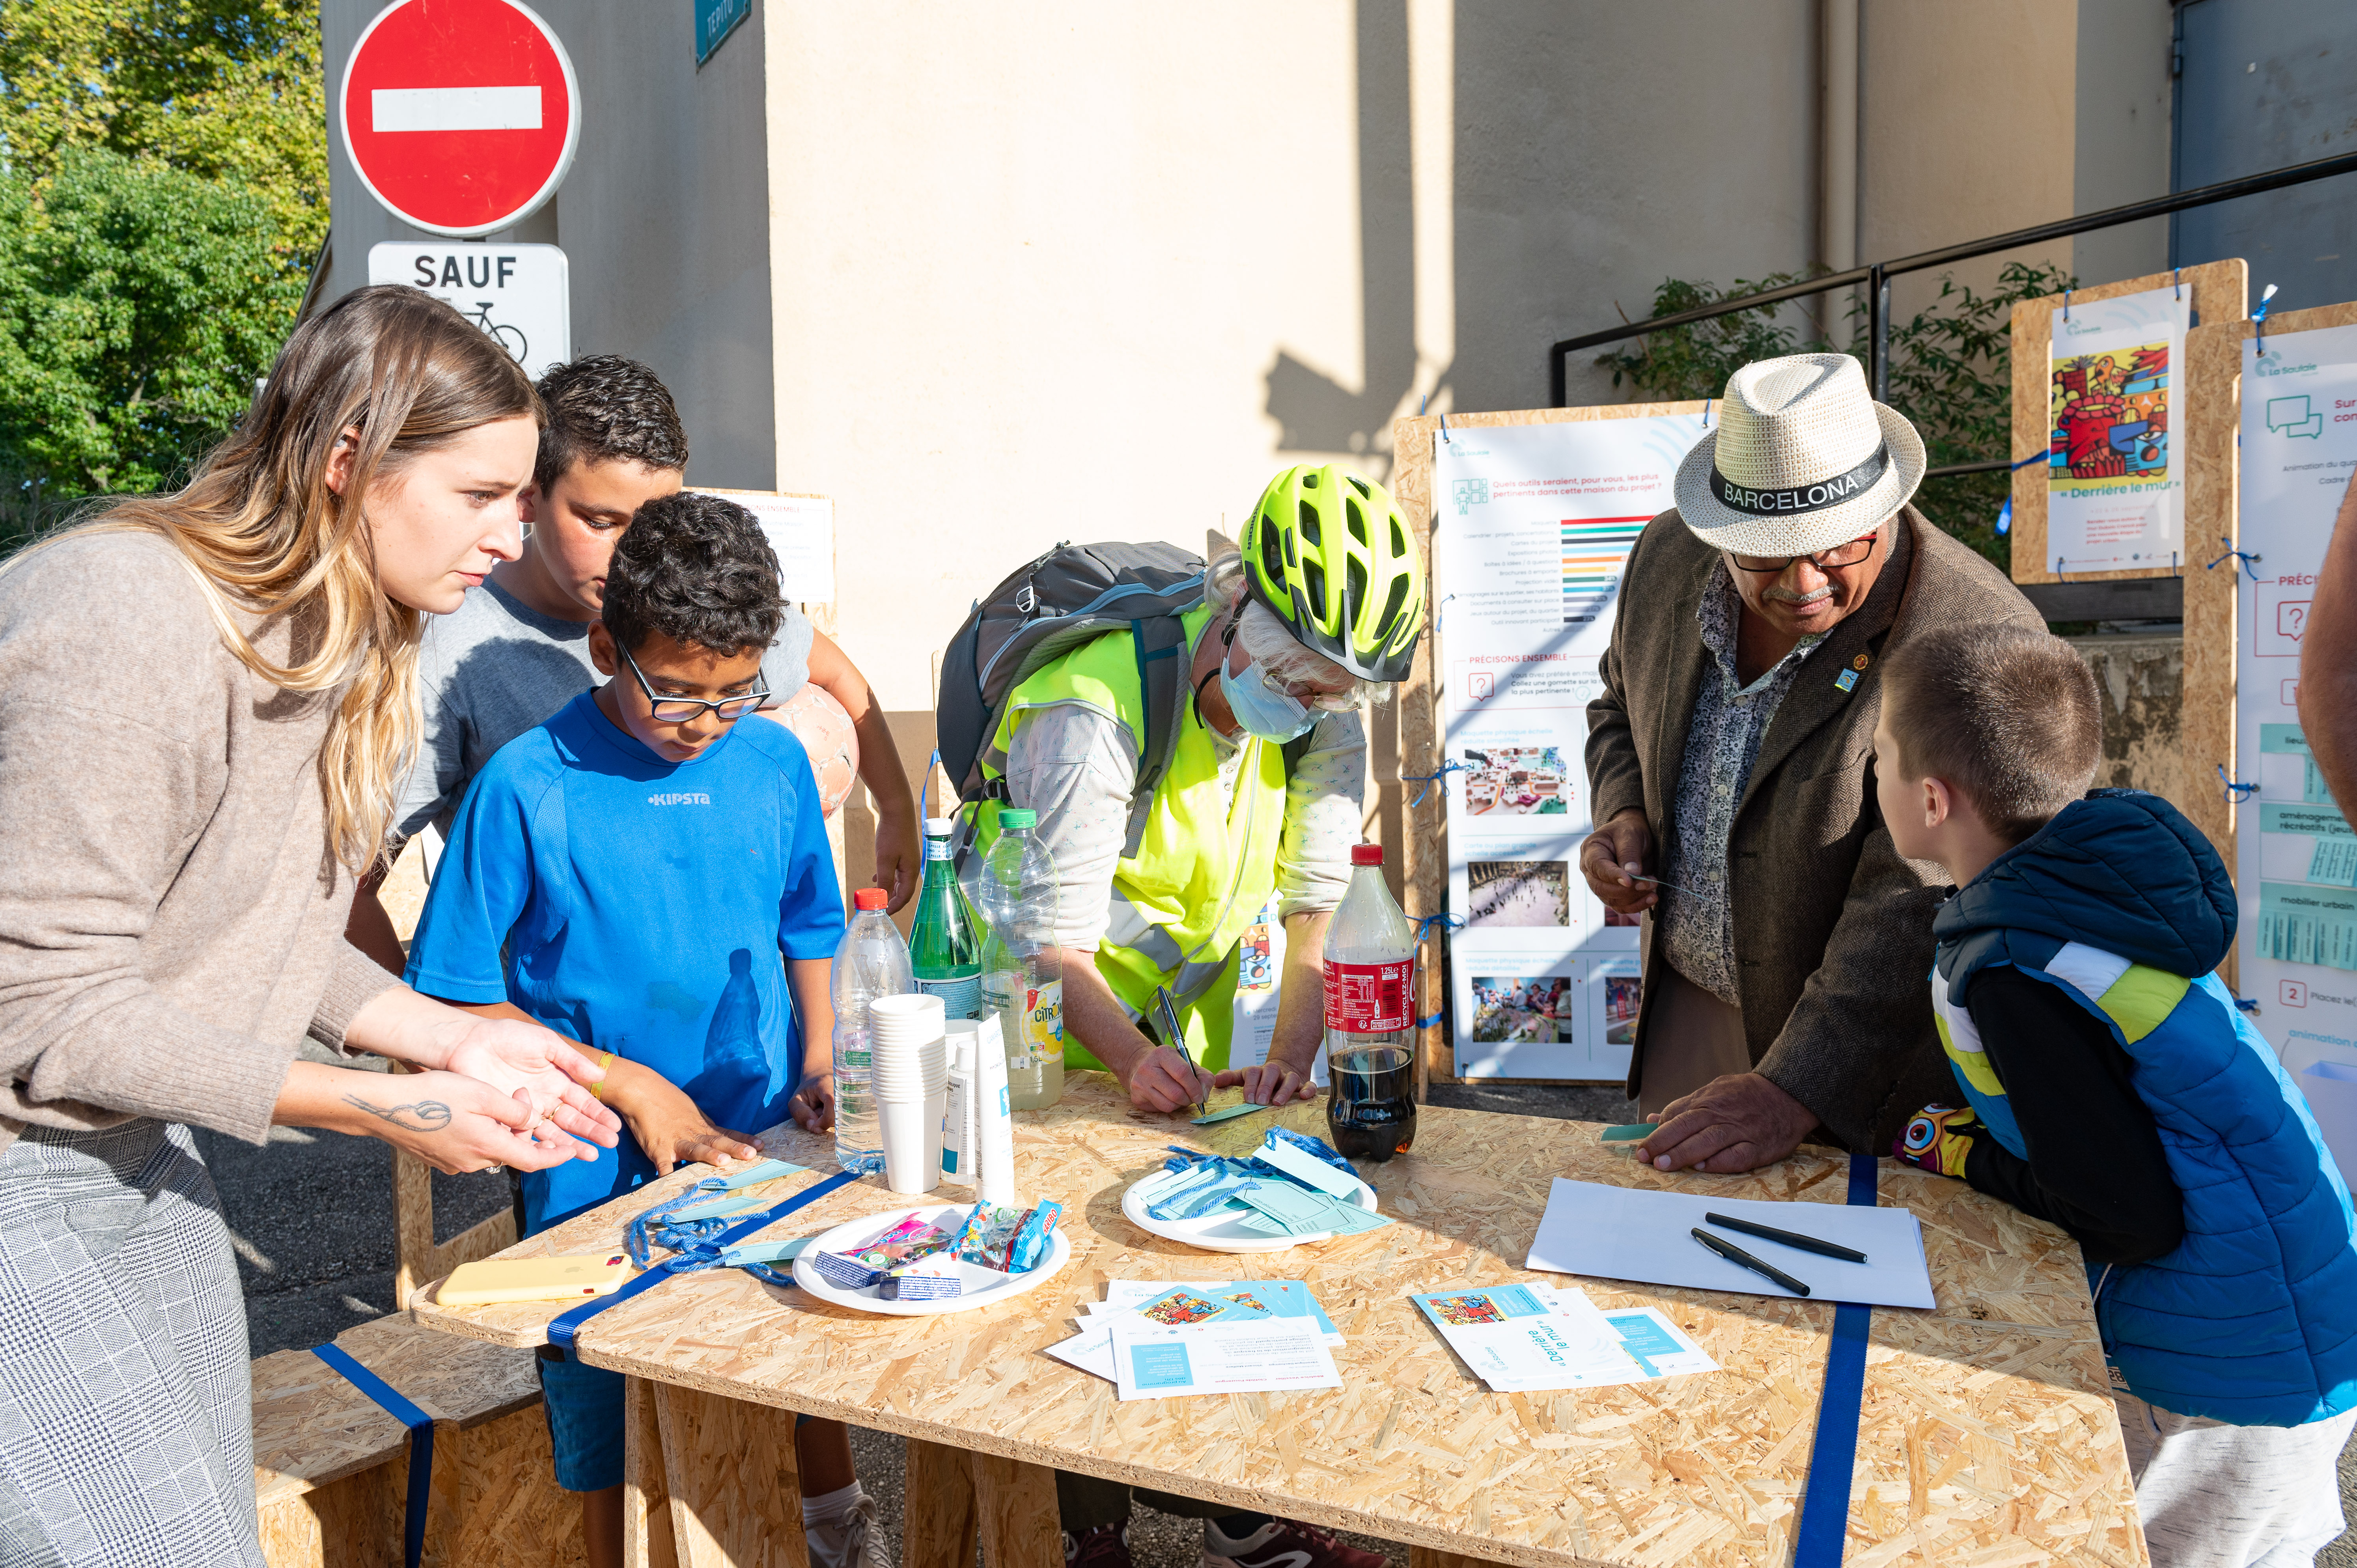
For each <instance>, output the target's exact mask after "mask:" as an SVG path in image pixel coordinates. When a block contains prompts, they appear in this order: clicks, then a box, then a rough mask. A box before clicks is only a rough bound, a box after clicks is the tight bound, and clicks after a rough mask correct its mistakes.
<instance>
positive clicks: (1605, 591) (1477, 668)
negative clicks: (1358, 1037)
mask: <svg viewBox="0 0 2357 1568" xmlns="http://www.w3.org/2000/svg"><path fill="white" fill-rule="evenodd" d="M1705 418H1706V415H1704V414H1703V413H1699V412H1697V413H1669V414H1652V415H1642V416H1637V417H1631V418H1622V419H1594V420H1586V421H1578V422H1571V423H1562V424H1512V425H1464V426H1457V425H1452V426H1450V427H1448V429H1446V430H1445V431H1437V432H1435V434H1434V435H1433V439H1432V511H1433V556H1434V571H1435V576H1436V585H1435V595H1436V597H1435V601H1434V602H1435V603H1436V604H1437V606H1438V607H1439V609H1438V620H1439V636H1440V652H1441V657H1442V659H1443V660H1444V661H1445V673H1444V677H1443V702H1442V704H1441V725H1442V752H1443V756H1444V757H1445V759H1446V762H1447V763H1448V765H1449V772H1448V907H1449V909H1450V911H1451V913H1452V914H1454V915H1455V916H1456V917H1457V918H1458V919H1460V920H1462V921H1463V922H1464V923H1463V925H1462V926H1461V927H1459V928H1458V929H1457V930H1456V932H1455V933H1454V934H1453V935H1452V936H1451V938H1450V939H1449V958H1450V968H1451V973H1452V980H1451V986H1452V989H1453V991H1454V995H1453V997H1452V999H1451V1000H1452V1003H1453V1014H1454V1023H1455V1036H1456V1046H1457V1052H1456V1057H1457V1070H1458V1076H1460V1077H1463V1078H1515V1079H1587V1080H1609V1079H1618V1078H1620V1077H1622V1076H1624V1075H1625V1074H1626V1073H1627V1071H1628V1069H1629V1056H1630V1050H1631V1030H1632V1028H1633V1026H1634V1025H1635V1021H1636V1005H1637V983H1638V972H1637V930H1636V925H1635V923H1634V921H1625V923H1624V919H1623V918H1622V917H1619V916H1614V915H1610V914H1609V913H1608V911H1607V910H1606V909H1605V908H1604V906H1603V905H1602V904H1600V903H1598V901H1597V899H1596V898H1595V897H1594V896H1593V895H1592V894H1590V893H1589V892H1588V890H1587V884H1586V883H1585V882H1584V881H1583V880H1582V879H1581V877H1580V875H1579V868H1578V865H1577V851H1578V848H1579V843H1580V841H1581V840H1582V839H1584V838H1586V837H1587V834H1588V832H1590V831H1591V829H1592V827H1593V822H1592V821H1591V818H1590V811H1589V802H1588V795H1587V768H1586V766H1585V763H1584V761H1583V755H1584V750H1585V747H1586V744H1587V704H1588V703H1589V701H1590V700H1591V699H1593V698H1594V697H1595V696H1596V695H1597V693H1598V691H1600V690H1601V688H1602V679H1601V677H1600V676H1599V675H1598V660H1600V659H1602V657H1603V655H1604V651H1605V650H1606V648H1607V647H1608V646H1609V643H1610V641H1611V639H1612V623H1613V617H1614V615H1615V613H1616V610H1617V607H1618V605H1619V601H1620V578H1621V572H1622V570H1623V568H1624V566H1625V565H1626V564H1627V561H1628V557H1629V552H1630V550H1631V547H1632V546H1633V545H1634V544H1635V543H1636V541H1637V535H1638V534H1639V533H1640V532H1642V531H1643V529H1644V527H1645V524H1646V523H1647V522H1648V521H1651V520H1652V518H1653V517H1655V516H1656V515H1657V514H1659V513H1661V512H1663V511H1664V510H1668V509H1669V508H1670V507H1671V506H1672V505H1673V504H1674V502H1673V499H1672V497H1671V493H1670V485H1671V480H1672V479H1673V478H1674V476H1675V475H1676V473H1677V468H1678V463H1679V461H1680V460H1681V459H1682V458H1684V456H1685V455H1686V453H1687V451H1688V450H1689V449H1690V448H1691V447H1692V446H1694V444H1695V442H1696V441H1698V440H1700V439H1701V437H1702V434H1703V430H1704V428H1705V425H1704V421H1705Z"/></svg>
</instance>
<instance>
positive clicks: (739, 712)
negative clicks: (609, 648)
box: [614, 639, 770, 725]
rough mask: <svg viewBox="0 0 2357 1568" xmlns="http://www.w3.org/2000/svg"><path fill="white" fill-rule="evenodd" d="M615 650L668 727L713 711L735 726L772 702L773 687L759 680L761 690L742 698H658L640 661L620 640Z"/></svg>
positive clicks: (656, 714) (723, 721) (655, 713)
mask: <svg viewBox="0 0 2357 1568" xmlns="http://www.w3.org/2000/svg"><path fill="white" fill-rule="evenodd" d="M614 646H615V647H616V648H618V649H620V650H621V654H622V662H623V663H625V664H627V665H629V666H630V673H631V674H633V675H635V676H637V677H638V678H639V690H640V691H641V692H644V693H646V694H647V704H648V706H650V707H651V708H652V709H653V710H654V715H655V717H656V718H657V719H659V720H661V721H662V723H664V724H667V725H683V724H685V723H687V722H688V720H690V719H692V718H694V717H696V716H697V715H698V714H702V713H703V712H704V710H705V709H706V708H710V709H711V710H712V711H713V712H714V713H716V714H719V715H720V719H721V722H722V723H724V724H732V725H733V724H735V723H736V722H737V720H738V719H741V718H743V717H744V716H745V715H746V714H749V713H751V712H753V711H754V710H755V709H757V708H759V706H760V705H761V704H762V703H765V702H767V701H769V697H770V683H769V682H767V681H760V680H759V677H756V680H757V681H758V682H759V690H757V691H752V692H748V693H745V694H744V695H743V696H741V697H658V696H656V695H655V689H654V688H653V687H652V686H650V685H648V684H647V672H646V671H643V670H641V669H640V668H639V661H638V660H635V659H633V658H631V657H630V650H629V649H627V648H623V647H622V645H621V643H620V641H619V639H618V640H617V641H616V642H615V644H614Z"/></svg>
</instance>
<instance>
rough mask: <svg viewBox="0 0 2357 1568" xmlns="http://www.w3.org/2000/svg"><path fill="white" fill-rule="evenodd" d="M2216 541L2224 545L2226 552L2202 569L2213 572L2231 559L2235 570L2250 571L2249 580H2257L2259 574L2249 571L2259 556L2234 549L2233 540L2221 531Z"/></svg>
mask: <svg viewBox="0 0 2357 1568" xmlns="http://www.w3.org/2000/svg"><path fill="white" fill-rule="evenodd" d="M2218 542H2219V543H2221V544H2222V545H2224V546H2225V547H2226V553H2224V554H2223V555H2221V556H2219V557H2218V559H2216V560H2215V561H2212V562H2211V563H2210V564H2208V565H2207V566H2204V567H2203V568H2202V570H2203V571H2205V572H2214V571H2216V570H2217V569H2218V568H2219V567H2221V566H2222V565H2224V564H2226V563H2227V562H2229V561H2232V562H2233V563H2234V570H2235V571H2237V572H2250V575H2251V581H2252V582H2254V583H2255V582H2257V581H2258V580H2259V575H2258V574H2257V573H2256V572H2251V563H2252V562H2254V561H2256V560H2259V559H2261V557H2259V556H2256V555H2254V554H2251V553H2249V552H2247V551H2243V550H2237V549H2235V548H2234V542H2233V540H2231V539H2229V538H2227V537H2226V536H2225V535H2224V534H2220V535H2219V536H2218Z"/></svg>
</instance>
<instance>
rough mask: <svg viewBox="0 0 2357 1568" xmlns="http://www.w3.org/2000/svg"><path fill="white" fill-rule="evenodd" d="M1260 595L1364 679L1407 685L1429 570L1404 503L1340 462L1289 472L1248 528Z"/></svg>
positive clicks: (1250, 573)
mask: <svg viewBox="0 0 2357 1568" xmlns="http://www.w3.org/2000/svg"><path fill="white" fill-rule="evenodd" d="M1243 555H1244V575H1245V580H1246V581H1247V582H1248V583H1250V585H1251V587H1252V594H1253V596H1254V598H1256V599H1258V600H1260V602H1261V603H1263V604H1265V605H1266V606H1267V607H1269V608H1270V609H1271V610H1274V611H1275V613H1276V617H1277V618H1278V619H1279V620H1282V621H1283V622H1285V624H1286V628H1288V629H1289V630H1291V631H1292V633H1293V635H1294V636H1295V637H1296V638H1297V639H1299V640H1300V642H1301V644H1302V645H1303V646H1304V647H1306V648H1309V649H1313V650H1316V651H1318V652H1319V653H1322V654H1324V655H1325V656H1326V657H1327V658H1329V659H1330V660H1333V661H1334V662H1335V663H1337V664H1340V666H1342V668H1344V669H1345V670H1348V671H1351V673H1352V674H1353V675H1356V676H1358V677H1359V678H1360V679H1361V680H1362V681H1400V680H1405V678H1406V676H1407V666H1408V660H1409V659H1410V658H1412V657H1413V656H1414V655H1415V639H1416V635H1417V634H1418V633H1419V632H1421V631H1423V630H1424V567H1423V565H1422V564H1421V563H1420V562H1418V561H1417V559H1416V554H1415V541H1414V540H1413V539H1412V538H1411V537H1410V535H1409V532H1408V526H1407V519H1406V518H1405V517H1403V516H1401V515H1400V509H1399V504H1398V503H1397V502H1396V501H1394V500H1393V499H1392V498H1391V497H1390V496H1389V495H1388V494H1386V493H1385V492H1384V489H1383V486H1381V485H1378V484H1372V483H1370V482H1369V481H1367V480H1365V479H1362V478H1359V477H1358V476H1357V475H1356V474H1351V473H1346V472H1345V471H1343V470H1342V469H1340V468H1339V467H1335V466H1334V465H1332V464H1330V463H1329V464H1327V465H1326V466H1325V467H1316V468H1313V467H1309V466H1308V465H1307V464H1304V465H1302V466H1301V467H1295V468H1287V469H1286V471H1285V472H1284V473H1282V474H1279V475H1278V476H1277V477H1276V478H1274V479H1271V480H1270V481H1269V482H1268V489H1265V490H1263V491H1262V492H1261V497H1260V504H1259V505H1257V506H1255V507H1254V508H1253V511H1252V516H1251V517H1250V518H1248V519H1247V520H1246V521H1245V522H1244V537H1243Z"/></svg>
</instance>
